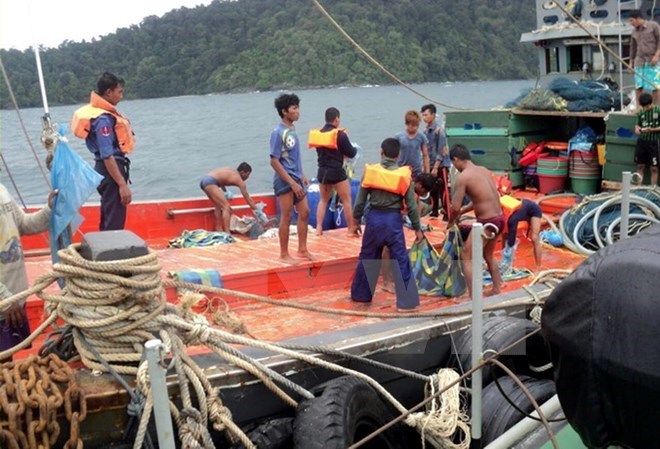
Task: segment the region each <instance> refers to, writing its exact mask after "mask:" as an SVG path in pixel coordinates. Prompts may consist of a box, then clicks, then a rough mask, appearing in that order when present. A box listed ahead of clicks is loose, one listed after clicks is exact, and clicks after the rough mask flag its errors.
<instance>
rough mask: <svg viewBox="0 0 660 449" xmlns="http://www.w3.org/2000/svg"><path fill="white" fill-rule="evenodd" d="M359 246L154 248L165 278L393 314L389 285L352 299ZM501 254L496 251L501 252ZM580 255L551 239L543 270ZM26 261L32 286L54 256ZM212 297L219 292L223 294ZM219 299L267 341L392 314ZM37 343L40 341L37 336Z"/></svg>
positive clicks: (324, 242)
mask: <svg viewBox="0 0 660 449" xmlns="http://www.w3.org/2000/svg"><path fill="white" fill-rule="evenodd" d="M423 222H424V223H427V224H430V225H431V226H432V227H433V230H431V231H428V232H426V236H427V238H428V239H429V241H430V242H431V243H432V244H433V245H434V246H436V247H439V246H440V245H441V244H442V242H443V241H444V238H445V234H446V231H445V223H444V222H442V221H441V220H439V219H434V218H425V219H424V220H423ZM406 239H407V242H408V246H410V244H411V243H412V241H413V240H414V233H413V232H412V231H410V230H406ZM519 240H520V244H519V248H518V250H517V253H516V258H515V260H514V266H516V267H518V268H523V267H533V253H532V247H531V244H530V242H529V241H528V240H527V239H526V238H524V237H522V236H521V237H520V238H519ZM360 245H361V239H360V238H355V237H349V236H348V235H347V233H346V229H337V230H331V231H326V232H325V233H324V235H323V236H321V237H318V236H316V235H315V233H313V232H310V233H309V237H308V247H309V250H310V252H311V253H312V254H313V255H314V257H315V261H313V262H310V261H306V260H302V259H301V260H300V262H301V263H300V264H298V265H290V264H287V263H284V262H283V261H281V260H280V259H279V243H278V239H277V238H274V239H266V240H252V241H241V242H238V243H234V244H227V245H220V246H216V247H207V248H185V249H157V250H156V251H157V253H158V257H159V260H160V262H161V264H162V267H163V269H162V276H163V279H168V277H167V272H168V271H174V270H192V269H215V270H217V271H218V272H219V273H220V274H221V276H222V280H223V282H224V288H226V289H229V290H235V291H240V292H245V293H252V294H256V295H260V296H267V297H270V298H279V299H287V300H292V301H296V302H299V303H305V304H313V305H316V306H320V307H327V308H333V309H344V310H346V309H347V310H358V311H369V312H383V313H392V312H395V311H396V309H395V298H394V295H393V294H392V293H389V292H386V291H384V290H383V289H382V285H381V284H379V286H378V287H377V292H376V295H375V296H374V300H373V302H372V303H370V304H362V303H355V302H352V301H351V300H350V283H351V280H352V276H353V272H354V270H355V266H356V262H357V257H358V254H359V251H360ZM289 247H290V250H291V253H292V254H295V250H296V248H297V237H296V236H291V239H290V242H289ZM498 247H499V245H498ZM499 256H500V255H499V251H498V253H497V257H498V258H499ZM583 259H584V258H583V256H579V255H576V254H574V253H571V252H569V251H567V250H564V249H556V248H552V247H550V246H547V245H546V246H544V253H543V267H542V268H543V269H544V270H545V269H553V268H555V269H572V268H574V267H576V266H577V265H578V264H579V263H580V262H581V261H582V260H583ZM26 265H27V268H28V275H29V279H30V283H31V284H32V283H33V282H34V280H35V279H36V278H37V277H38V276H39V275H41V274H43V273H44V272H46V271H47V270H49V269H50V267H51V262H50V258H49V257H48V256H39V257H30V258H28V259H27V261H26ZM530 280H531V279H530V278H527V279H520V280H516V281H510V282H506V283H505V285H504V292H511V291H514V290H516V289H518V288H520V287H521V286H522V285H526V284H528V283H529V282H530ZM50 288H52V289H54V288H57V287H56V286H51V287H50ZM209 296H210V297H211V298H214V297H217V296H218V295H213V294H211V295H209ZM168 299H169V300H170V301H175V300H176V292H175V291H174V289H169V290H168ZM222 299H223V300H224V301H226V302H227V304H229V306H230V308H231V310H232V311H233V312H235V313H236V314H237V315H238V317H239V318H240V319H241V321H242V322H243V324H244V325H245V327H246V328H247V330H248V331H249V333H250V334H251V335H252V336H254V337H256V338H258V339H263V340H273V341H274V340H283V339H287V338H294V337H298V336H310V335H317V334H322V333H327V332H333V331H339V330H343V329H348V328H350V327H353V326H355V325H356V323H360V324H369V323H374V322H378V321H382V320H384V319H387V318H377V317H363V316H351V315H338V314H330V313H321V312H312V311H305V310H301V309H295V308H289V307H280V306H277V305H271V304H265V303H259V302H255V301H252V300H249V299H241V298H237V297H229V296H226V297H224V298H222ZM467 301H469V298H468V297H467V295H464V296H462V297H458V298H446V297H430V296H423V297H422V298H421V308H420V311H429V310H434V309H438V308H441V307H444V306H448V305H455V304H460V303H464V302H467ZM212 303H213V305H214V306H215V307H217V306H218V304H222V300H218V299H213V300H212ZM42 310H43V308H42V302H41V300H40V299H39V298H36V297H33V298H30V299H29V302H28V314H29V316H30V320H31V327H32V328H33V329H34V328H35V327H36V326H37V325H38V323H39V321H40V319H41V316H42V313H43V312H42ZM402 315H405V314H402ZM35 347H39V342H37V344H36V345H35ZM19 357H20V355H19Z"/></svg>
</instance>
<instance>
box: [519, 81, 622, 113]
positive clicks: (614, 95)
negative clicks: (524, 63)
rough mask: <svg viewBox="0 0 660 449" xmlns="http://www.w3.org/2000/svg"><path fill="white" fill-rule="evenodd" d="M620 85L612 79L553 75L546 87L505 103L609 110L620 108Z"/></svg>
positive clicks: (535, 107)
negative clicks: (587, 78)
mask: <svg viewBox="0 0 660 449" xmlns="http://www.w3.org/2000/svg"><path fill="white" fill-rule="evenodd" d="M618 96H619V86H618V85H617V84H616V83H615V82H614V81H613V80H611V79H609V78H604V79H602V80H582V81H575V80H571V79H568V78H564V77H561V78H555V79H554V80H552V81H551V82H550V83H549V84H548V86H547V88H545V89H544V88H536V89H532V90H530V91H529V92H526V93H523V94H521V95H520V96H519V97H518V98H516V99H515V100H513V101H511V102H509V103H507V107H518V108H522V109H529V110H533V111H571V112H583V111H610V110H612V109H615V110H618V109H619V102H618Z"/></svg>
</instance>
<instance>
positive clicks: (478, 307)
mask: <svg viewBox="0 0 660 449" xmlns="http://www.w3.org/2000/svg"><path fill="white" fill-rule="evenodd" d="M471 232H472V366H477V365H478V364H479V362H480V361H481V354H482V352H483V347H482V346H483V342H482V340H483V335H482V334H483V303H482V301H483V288H484V285H483V268H482V267H483V246H484V242H483V239H482V236H481V234H482V233H483V225H482V224H481V223H474V224H473V225H472V231H471ZM482 389H483V376H482V372H481V370H480V369H478V370H477V371H475V372H474V373H473V374H472V396H471V400H472V419H471V422H470V427H471V433H472V442H473V444H472V446H471V447H473V448H474V447H481V411H482V410H481V399H482V398H481V394H482Z"/></svg>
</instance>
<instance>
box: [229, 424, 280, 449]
mask: <svg viewBox="0 0 660 449" xmlns="http://www.w3.org/2000/svg"><path fill="white" fill-rule="evenodd" d="M246 435H247V436H248V438H249V439H250V441H252V442H253V443H254V445H255V446H257V448H259V449H291V448H292V447H293V418H274V419H270V420H268V421H264V422H262V423H260V424H257V426H256V427H255V428H254V429H252V430H250V431H249V432H247V433H246ZM230 449H245V446H244V445H243V443H240V442H239V443H235V444H233V445H232V446H231V448H230Z"/></svg>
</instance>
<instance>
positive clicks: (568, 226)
mask: <svg viewBox="0 0 660 449" xmlns="http://www.w3.org/2000/svg"><path fill="white" fill-rule="evenodd" d="M631 195H635V196H638V197H641V198H645V199H647V200H649V201H651V202H652V203H654V204H655V205H657V206H658V207H660V190H658V189H648V188H636V189H632V190H631ZM611 198H612V195H611V194H609V193H602V194H600V195H593V196H590V197H587V198H585V199H584V200H582V201H581V202H580V203H579V204H577V205H576V206H574V207H573V208H572V209H571V210H570V212H568V213H567V215H566V217H565V218H564V219H563V221H562V230H563V231H564V233H565V234H566V235H567V236H568V237H569V238H570V239H573V234H574V232H575V228H576V227H577V225H578V223H579V222H580V220H581V219H582V218H583V217H584V216H585V215H587V214H589V212H591V211H593V210H594V209H597V208H599V207H600V206H601V205H603V203H605V202H606V201H607V200H609V199H611ZM630 214H642V215H648V214H647V211H646V210H645V208H644V207H643V206H640V205H638V204H635V203H630ZM620 216H621V204H620V203H617V204H612V205H611V206H609V207H606V208H605V209H603V210H602V211H601V213H600V216H599V218H598V226H597V230H598V232H599V236H600V239H601V241H604V240H605V234H606V231H607V228H608V227H609V226H610V224H611V223H612V222H613V221H614V220H616V219H617V218H619V217H620ZM593 222H594V215H592V216H591V217H590V218H587V219H586V220H585V223H584V224H583V225H582V226H580V228H579V229H578V232H577V240H578V241H579V242H580V243H581V244H582V246H584V247H585V248H587V249H591V250H597V249H598V248H599V245H598V242H597V241H596V235H595V233H594V226H593ZM649 225H650V223H649V222H648V221H645V220H640V219H635V218H633V217H631V218H630V226H631V228H633V229H635V228H638V227H648V226H649Z"/></svg>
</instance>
